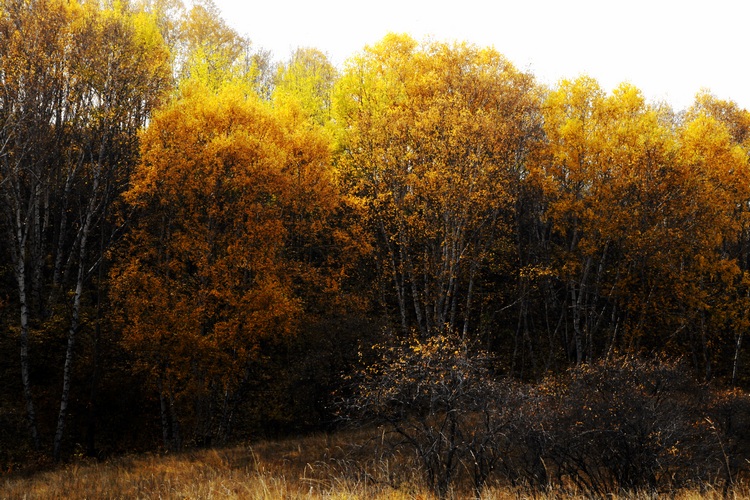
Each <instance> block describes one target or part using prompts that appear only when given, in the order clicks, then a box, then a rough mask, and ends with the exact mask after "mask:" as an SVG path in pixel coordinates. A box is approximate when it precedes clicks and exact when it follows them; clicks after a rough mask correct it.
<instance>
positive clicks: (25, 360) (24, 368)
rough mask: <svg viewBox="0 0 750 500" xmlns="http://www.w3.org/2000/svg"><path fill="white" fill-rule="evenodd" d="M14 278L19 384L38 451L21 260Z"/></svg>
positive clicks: (27, 315)
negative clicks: (18, 323)
mask: <svg viewBox="0 0 750 500" xmlns="http://www.w3.org/2000/svg"><path fill="white" fill-rule="evenodd" d="M16 277H17V279H18V300H19V302H20V305H21V335H20V348H21V382H22V383H23V397H24V399H25V401H26V418H27V419H28V423H29V432H30V433H31V442H32V444H33V445H34V450H36V451H39V449H40V443H39V432H38V430H37V424H36V412H35V410H34V398H33V396H32V391H31V376H30V374H29V371H30V370H29V308H28V304H27V302H26V270H25V266H24V261H23V259H22V258H21V259H20V260H19V262H18V264H17V265H16Z"/></svg>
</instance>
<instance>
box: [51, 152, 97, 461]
mask: <svg viewBox="0 0 750 500" xmlns="http://www.w3.org/2000/svg"><path fill="white" fill-rule="evenodd" d="M101 153H102V152H100V154H101ZM100 172H101V165H97V166H96V171H95V173H94V181H93V186H92V191H91V198H90V199H89V203H88V206H87V207H86V218H85V219H84V223H83V227H81V238H80V248H79V257H78V276H77V279H76V289H75V292H74V295H73V306H72V311H71V317H70V329H69V330H68V345H67V348H66V351H65V366H64V368H63V388H62V395H61V397H60V412H59V413H58V416H57V430H56V431H55V442H54V446H53V456H54V458H55V460H59V458H60V447H61V445H62V438H63V433H64V432H65V420H66V418H67V415H68V403H69V401H70V386H71V379H72V375H73V356H74V348H75V342H76V335H77V333H78V327H79V321H80V314H81V297H82V295H83V282H84V280H85V279H86V268H85V266H86V245H87V242H88V236H89V232H90V231H91V224H92V221H93V219H94V212H95V210H96V199H97V193H98V191H99V178H100Z"/></svg>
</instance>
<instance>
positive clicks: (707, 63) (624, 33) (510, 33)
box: [215, 0, 750, 109]
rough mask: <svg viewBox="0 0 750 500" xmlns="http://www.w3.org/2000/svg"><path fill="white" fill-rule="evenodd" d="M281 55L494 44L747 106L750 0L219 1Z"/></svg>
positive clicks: (568, 66) (553, 66) (602, 74)
mask: <svg viewBox="0 0 750 500" xmlns="http://www.w3.org/2000/svg"><path fill="white" fill-rule="evenodd" d="M215 2H216V5H217V6H218V7H219V9H220V10H221V11H222V13H223V15H224V17H225V19H226V20H227V21H228V22H229V24H230V25H231V26H233V27H234V28H235V29H237V30H238V31H239V32H240V33H241V34H244V35H248V36H249V37H250V39H251V40H252V41H253V43H254V45H255V46H256V47H263V48H266V49H270V50H271V51H272V52H273V54H274V57H275V58H276V59H278V60H284V59H286V58H287V57H288V56H289V55H290V54H291V52H292V51H293V50H294V49H295V48H297V47H315V48H318V49H320V50H321V51H323V52H325V53H327V54H328V56H329V57H330V59H331V61H332V62H333V63H334V64H336V65H337V66H339V67H341V65H342V63H343V61H344V60H346V59H347V58H348V57H350V56H352V55H354V54H356V53H357V52H359V51H361V50H362V49H363V48H364V47H365V46H366V45H371V44H373V43H376V42H377V41H379V40H380V39H381V38H382V37H383V36H384V35H385V34H386V33H388V32H397V33H408V34H410V35H412V36H413V37H414V38H416V39H418V40H423V39H424V38H425V37H427V36H429V37H432V38H433V39H436V40H441V41H454V40H459V41H467V42H471V43H474V44H477V45H480V46H493V47H495V48H496V49H497V50H498V51H499V52H501V53H502V54H504V55H505V56H506V57H507V58H508V59H510V60H511V61H512V62H513V63H514V64H515V65H516V66H517V67H519V68H520V69H523V70H528V71H531V72H532V73H533V74H534V75H536V77H537V79H538V80H540V81H541V82H543V83H547V84H554V83H555V82H556V81H558V80H559V79H561V78H572V77H576V76H578V75H580V74H583V73H585V74H588V75H589V76H592V77H594V78H596V79H597V80H598V81H599V83H600V84H601V86H602V87H603V88H604V89H606V90H611V89H612V88H614V87H616V86H617V84H619V83H620V82H623V81H628V82H630V83H632V84H634V85H635V86H637V87H638V88H640V89H641V90H642V91H643V93H644V94H645V96H646V98H647V99H649V100H652V101H654V100H666V101H667V102H669V103H670V104H671V105H672V106H673V107H674V108H676V109H682V108H684V107H687V106H688V105H690V103H691V102H692V100H693V97H694V96H695V94H696V93H697V92H698V91H699V90H700V89H702V88H708V89H709V90H710V91H711V92H712V93H714V94H715V95H716V96H717V97H719V98H722V99H731V100H734V101H735V102H737V104H739V105H740V106H742V107H744V108H747V109H750V29H748V28H749V27H750V1H748V0H710V1H709V0H706V1H703V2H695V1H692V0H683V1H677V0H620V1H618V2H612V1H608V0H567V1H566V0H559V1H556V0H513V1H508V0H497V1H480V0H452V1H445V0H429V1H428V0H378V1H372V2H361V1H357V0H308V1H303V0H260V1H252V2H249V1H246V0H243V1H240V0H215Z"/></svg>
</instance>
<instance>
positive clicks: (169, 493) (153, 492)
mask: <svg viewBox="0 0 750 500" xmlns="http://www.w3.org/2000/svg"><path fill="white" fill-rule="evenodd" d="M384 446H385V440H384V439H383V436H382V435H377V434H374V433H364V432H361V431H360V432H347V433H339V434H336V435H318V436H312V437H306V438H302V439H292V440H284V441H267V442H262V443H257V444H253V445H248V446H240V447H234V448H227V449H213V450H201V451H194V452H186V453H180V454H170V455H156V454H147V455H132V456H124V457H119V458H115V459H110V460H108V461H105V462H101V463H100V462H95V461H88V460H78V461H75V462H71V463H69V464H66V465H63V466H60V467H58V468H55V469H53V470H48V471H43V472H37V473H35V474H32V475H28V476H21V475H11V476H7V477H4V478H0V498H3V499H4V498H9V499H16V498H18V499H47V498H66V499H68V498H69V499H109V498H112V499H115V498H117V499H120V498H148V499H151V498H164V499H178V498H179V499H186V498H198V499H232V498H237V499H268V500H272V499H273V500H276V499H342V500H343V499H394V500H400V499H425V500H427V499H432V498H433V496H432V494H431V493H430V492H429V490H428V489H427V488H426V487H425V485H424V484H423V483H422V481H421V479H420V474H419V471H418V470H416V466H415V463H416V462H415V461H414V460H413V457H409V456H403V455H399V454H395V455H394V454H392V453H390V452H389V453H387V452H386V451H385V448H384ZM391 451H392V450H391ZM451 496H452V497H454V498H471V497H472V494H471V493H470V490H467V491H452V492H451ZM669 496H670V497H672V498H677V499H684V500H687V499H698V498H705V499H717V500H718V499H719V498H724V497H723V496H722V492H721V491H716V490H712V489H706V490H705V491H676V492H669ZM576 497H582V495H576V493H575V492H571V491H567V492H560V491H549V492H533V491H528V490H524V489H523V488H520V487H510V486H507V485H490V486H488V487H487V488H486V489H485V490H484V491H483V493H482V496H481V498H482V500H491V499H505V498H508V499H510V498H512V499H540V500H543V499H552V498H555V499H557V498H576ZM653 497H654V496H653V495H645V494H625V495H623V496H622V498H624V499H634V500H635V499H640V498H653ZM732 497H733V498H750V490H749V489H747V488H739V489H738V490H736V491H735V493H734V494H733V495H732Z"/></svg>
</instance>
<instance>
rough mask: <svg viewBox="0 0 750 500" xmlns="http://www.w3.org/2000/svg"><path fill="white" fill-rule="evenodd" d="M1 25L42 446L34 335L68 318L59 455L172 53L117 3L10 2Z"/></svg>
mask: <svg viewBox="0 0 750 500" xmlns="http://www.w3.org/2000/svg"><path fill="white" fill-rule="evenodd" d="M0 22H1V23H2V26H0V33H1V35H0V43H1V44H2V49H1V50H2V56H3V57H2V64H3V75H4V78H3V80H2V85H3V92H2V95H3V97H2V98H3V100H4V102H3V105H2V114H3V116H2V120H3V124H4V127H3V132H2V133H3V140H2V142H3V144H4V148H5V150H4V155H3V158H4V162H3V167H2V168H3V171H2V178H3V182H2V189H3V202H4V206H3V215H4V222H5V224H4V228H5V230H6V231H7V235H8V241H9V243H10V244H9V250H10V257H11V260H12V262H13V265H14V269H15V275H16V281H17V283H18V306H19V312H20V328H19V332H20V333H19V335H20V339H21V342H20V344H21V360H22V362H21V373H22V379H23V385H24V393H25V398H26V405H27V413H28V416H29V421H30V427H31V435H32V441H34V443H35V446H37V447H38V446H39V437H38V431H37V430H36V421H35V411H34V405H33V399H32V397H31V380H30V377H29V352H28V337H29V331H30V328H31V324H32V323H33V324H34V325H36V327H37V328H40V327H42V328H44V325H45V324H49V325H55V324H56V323H57V322H59V321H60V319H59V317H58V315H60V314H63V315H68V318H67V320H64V321H68V327H67V331H68V334H67V348H66V350H65V355H64V367H63V374H62V378H63V381H62V396H61V399H60V409H59V412H58V418H57V424H56V432H55V439H54V446H53V448H54V455H55V456H56V457H58V456H59V453H60V447H61V442H62V438H63V432H64V429H65V420H66V415H67V408H68V400H69V395H70V387H71V370H72V366H73V355H74V352H75V350H74V349H75V343H76V337H77V334H78V332H79V330H80V329H81V327H82V325H81V311H82V307H83V299H84V294H85V293H86V284H87V283H88V282H89V280H90V279H91V277H92V274H93V273H94V272H96V271H97V269H99V266H100V265H101V264H102V261H103V259H104V251H105V249H106V247H107V244H108V242H109V241H110V240H111V238H112V228H111V227H109V226H108V223H107V222H106V217H107V213H108V207H109V206H110V205H111V203H112V202H113V200H114V199H115V198H116V196H117V194H118V193H119V192H120V191H121V190H122V188H123V185H124V184H125V182H127V177H128V175H129V167H130V166H131V165H132V163H133V159H134V155H135V152H136V150H137V146H136V141H137V139H136V134H137V132H138V130H139V128H140V127H141V126H142V124H143V123H144V122H145V120H146V119H147V117H148V115H149V112H150V110H151V108H152V107H153V106H154V105H155V104H156V103H157V102H158V99H159V98H160V95H161V92H162V91H163V89H164V88H165V87H166V86H167V84H168V79H169V68H168V53H167V52H166V50H165V48H164V46H163V42H162V39H161V37H160V35H159V32H158V30H157V29H156V26H155V24H154V23H153V19H152V18H151V17H150V16H148V15H147V14H144V13H139V12H136V11H130V10H128V9H127V8H126V7H125V6H122V5H118V6H115V7H113V8H112V9H100V8H99V6H98V5H97V4H93V3H82V4H81V3H77V2H57V1H42V2H24V1H17V2H6V3H5V4H4V5H3V10H2V18H1V20H0ZM29 34H32V35H29ZM95 236H96V239H95ZM97 240H98V241H97ZM95 249H96V250H95ZM51 328H54V327H52V326H51Z"/></svg>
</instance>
